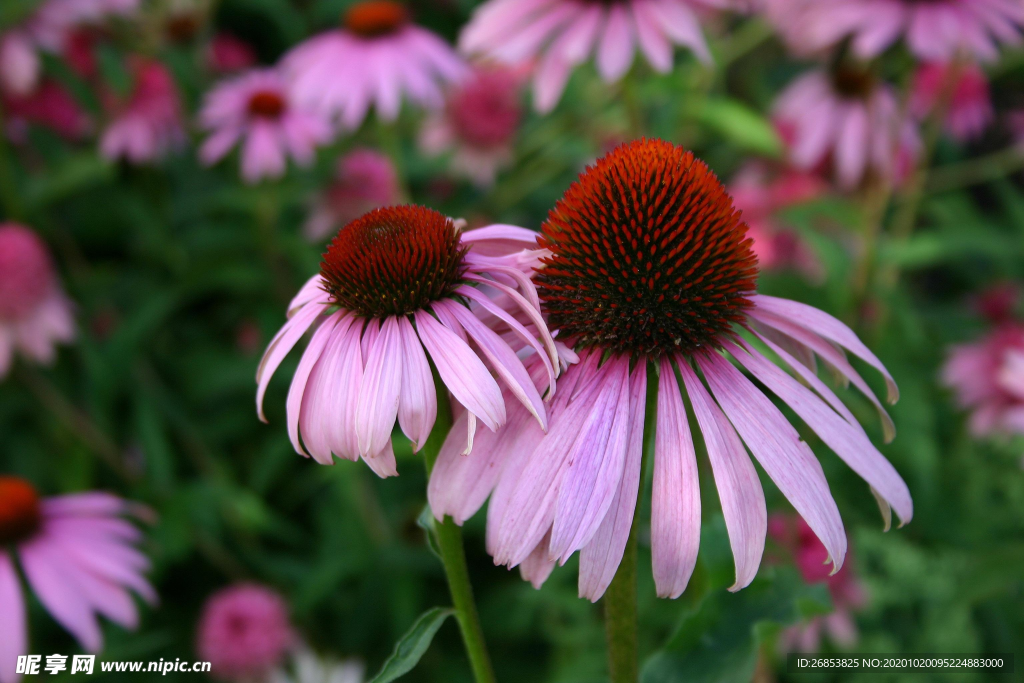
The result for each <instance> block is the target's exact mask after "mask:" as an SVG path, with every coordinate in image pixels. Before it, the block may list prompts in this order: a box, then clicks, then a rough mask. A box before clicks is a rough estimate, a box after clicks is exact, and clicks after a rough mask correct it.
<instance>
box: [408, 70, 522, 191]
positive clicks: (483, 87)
mask: <svg viewBox="0 0 1024 683" xmlns="http://www.w3.org/2000/svg"><path fill="white" fill-rule="evenodd" d="M521 81H522V79H521V78H520V75H519V74H518V73H516V72H515V71H513V70H512V69H507V68H501V67H482V68H478V69H476V71H475V72H474V73H473V75H472V77H470V78H469V79H467V80H466V81H464V82H462V83H460V84H458V85H456V86H454V87H453V88H452V91H451V92H450V93H449V95H448V100H447V104H446V106H445V108H444V111H443V112H438V113H436V114H434V115H432V116H431V117H430V118H428V119H427V121H426V122H425V123H424V124H423V129H422V131H421V133H420V146H421V147H422V148H423V150H424V151H425V152H426V153H427V154H430V155H435V156H436V155H438V154H442V153H444V152H451V153H452V159H451V165H452V170H453V171H454V172H455V173H456V174H458V175H460V176H462V177H464V178H466V179H467V180H470V181H472V182H473V183H475V184H477V185H479V186H482V187H486V186H489V185H493V184H494V179H495V176H496V175H497V173H498V169H500V168H502V167H503V166H507V165H508V164H509V163H511V161H512V145H513V142H514V141H515V137H516V131H517V130H518V129H519V123H520V121H521V120H522V116H523V111H522V105H521V104H520V93H519V86H520V83H521Z"/></svg>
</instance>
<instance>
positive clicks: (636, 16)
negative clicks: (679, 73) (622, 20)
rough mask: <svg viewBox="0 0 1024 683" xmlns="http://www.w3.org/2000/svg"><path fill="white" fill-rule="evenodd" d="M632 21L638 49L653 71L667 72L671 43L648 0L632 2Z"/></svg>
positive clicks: (670, 63)
mask: <svg viewBox="0 0 1024 683" xmlns="http://www.w3.org/2000/svg"><path fill="white" fill-rule="evenodd" d="M632 8H633V21H634V23H635V24H636V37H637V43H639V45H640V49H641V50H643V53H644V55H645V56H646V57H647V61H648V62H650V64H651V66H653V67H654V70H655V71H660V72H662V73H667V72H668V71H671V69H672V45H671V44H669V42H668V40H667V39H666V38H665V34H664V33H663V32H662V30H661V27H660V26H659V25H658V19H657V16H656V15H655V13H654V12H653V11H652V10H651V7H650V3H649V1H648V0H638V1H637V2H634V3H633V4H632Z"/></svg>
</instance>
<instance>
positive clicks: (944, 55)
mask: <svg viewBox="0 0 1024 683" xmlns="http://www.w3.org/2000/svg"><path fill="white" fill-rule="evenodd" d="M772 1H773V0H769V4H771V2H772ZM777 4H779V5H782V6H783V7H781V8H780V12H781V17H782V18H783V20H784V21H786V22H787V23H789V25H790V30H789V31H788V37H789V41H790V42H791V43H794V44H796V45H798V46H799V47H802V48H804V51H806V50H812V51H813V50H819V49H822V48H825V47H828V46H831V45H834V44H836V43H839V42H840V41H842V40H843V39H845V38H847V37H850V38H851V43H850V45H851V47H852V49H853V52H854V53H855V54H856V55H857V56H858V57H861V58H863V59H870V58H872V57H876V56H878V55H879V54H881V53H882V52H883V51H885V50H886V49H887V48H889V47H890V46H891V45H892V44H893V43H895V42H896V41H897V40H899V39H900V38H901V37H902V38H904V39H905V41H906V44H907V47H908V48H909V49H910V52H911V53H913V55H914V56H915V57H917V58H919V59H924V60H929V61H950V60H952V59H953V58H954V57H956V56H957V54H958V53H960V52H967V53H969V54H972V55H973V56H974V57H975V58H977V59H980V60H983V61H993V60H995V59H996V57H997V56H998V54H999V49H998V45H999V43H1005V44H1008V45H1018V44H1020V42H1021V28H1022V27H1024V5H1022V4H1021V3H1020V1H1019V0H788V2H787V1H786V0H782V1H780V2H778V3H777ZM776 23H778V22H776Z"/></svg>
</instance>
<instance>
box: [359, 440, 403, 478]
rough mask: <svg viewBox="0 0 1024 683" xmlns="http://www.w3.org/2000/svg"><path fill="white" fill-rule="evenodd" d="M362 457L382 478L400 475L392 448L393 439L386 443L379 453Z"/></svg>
mask: <svg viewBox="0 0 1024 683" xmlns="http://www.w3.org/2000/svg"><path fill="white" fill-rule="evenodd" d="M362 457H363V462H365V463H366V464H367V465H369V466H370V469H371V470H373V471H374V473H375V474H376V475H377V476H378V477H380V478H381V479H386V478H388V477H397V476H398V464H397V463H396V462H395V451H394V450H393V448H392V445H391V441H388V442H387V443H386V444H384V449H383V450H381V451H380V452H379V453H377V454H375V455H363V456H362Z"/></svg>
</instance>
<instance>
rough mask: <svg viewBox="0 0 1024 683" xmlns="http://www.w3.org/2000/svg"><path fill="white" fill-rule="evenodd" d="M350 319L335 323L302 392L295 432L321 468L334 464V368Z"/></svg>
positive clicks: (337, 387)
mask: <svg viewBox="0 0 1024 683" xmlns="http://www.w3.org/2000/svg"><path fill="white" fill-rule="evenodd" d="M354 320H355V317H354V316H353V315H352V314H350V313H346V314H344V316H343V317H341V318H340V319H339V320H338V321H337V324H336V325H335V326H334V329H333V330H332V331H331V335H330V339H329V340H328V342H327V344H326V346H324V350H323V352H322V353H321V354H320V358H319V360H317V362H316V364H315V365H314V366H313V369H312V371H310V373H309V379H308V380H307V381H306V389H305V391H303V392H302V406H301V408H300V412H299V433H300V434H301V435H302V443H303V445H304V446H305V447H306V450H307V451H309V454H310V455H312V456H313V459H314V460H316V461H317V462H318V463H320V464H321V465H331V464H333V462H334V459H333V457H332V456H331V447H332V445H333V437H334V429H335V425H336V424H337V421H338V420H339V419H340V416H339V415H338V414H337V413H336V412H335V411H336V410H337V409H338V408H339V405H338V399H337V396H336V394H337V393H338V391H339V390H341V389H342V387H341V386H340V382H339V381H338V367H339V365H340V364H341V363H342V362H343V360H344V356H343V353H341V352H343V351H344V346H343V345H344V343H345V340H346V338H347V337H348V331H349V328H350V327H351V326H352V324H353V321H354Z"/></svg>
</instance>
